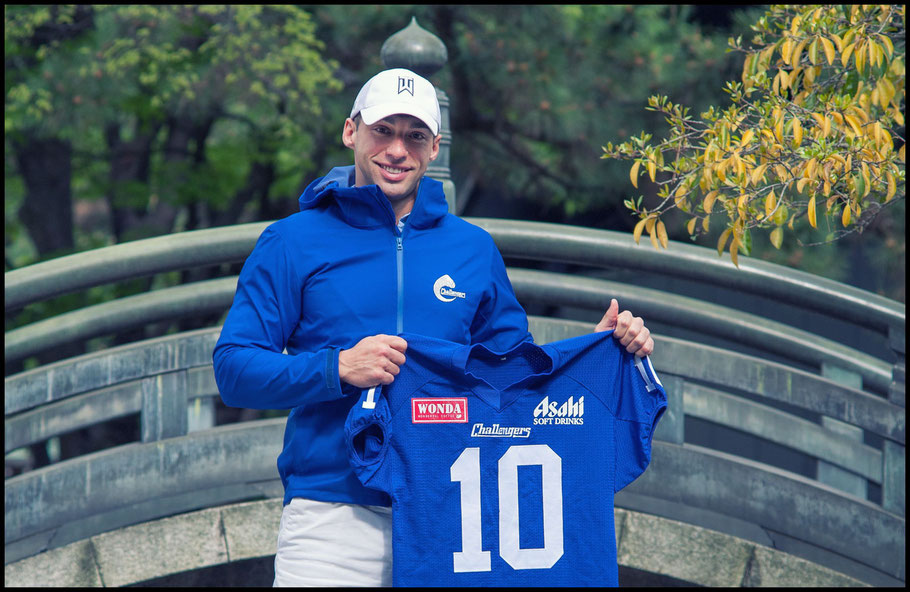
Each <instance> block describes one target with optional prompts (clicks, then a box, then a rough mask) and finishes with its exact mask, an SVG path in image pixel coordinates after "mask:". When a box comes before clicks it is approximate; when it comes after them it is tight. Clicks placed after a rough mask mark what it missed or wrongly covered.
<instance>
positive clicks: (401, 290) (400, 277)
mask: <svg viewBox="0 0 910 592" xmlns="http://www.w3.org/2000/svg"><path fill="white" fill-rule="evenodd" d="M395 242H396V243H397V247H398V248H397V251H396V254H395V255H396V258H397V264H398V323H397V325H396V327H397V330H398V333H396V335H399V334H401V333H402V332H403V331H404V250H403V248H402V241H401V234H398V235H397V236H396V237H395Z"/></svg>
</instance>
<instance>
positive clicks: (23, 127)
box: [4, 5, 339, 266]
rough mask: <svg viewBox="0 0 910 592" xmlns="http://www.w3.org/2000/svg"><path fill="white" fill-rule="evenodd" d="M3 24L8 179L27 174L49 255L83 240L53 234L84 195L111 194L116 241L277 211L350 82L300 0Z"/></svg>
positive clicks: (46, 16)
mask: <svg viewBox="0 0 910 592" xmlns="http://www.w3.org/2000/svg"><path fill="white" fill-rule="evenodd" d="M4 17H5V18H4V20H5V42H6V90H7V93H6V116H5V121H4V124H5V132H6V147H7V161H6V166H7V177H8V178H9V177H13V178H19V179H22V183H23V186H24V187H23V188H22V190H21V191H20V194H21V196H22V199H20V200H19V202H20V204H21V205H20V213H21V219H22V221H23V223H24V224H25V226H26V228H27V229H28V234H29V236H30V237H31V239H32V241H33V242H34V245H35V248H36V251H37V254H38V255H39V256H46V255H48V254H50V253H55V254H59V248H64V249H66V248H72V247H73V244H72V243H73V241H72V240H68V241H64V243H63V244H59V245H58V244H56V243H53V242H49V241H45V240H42V238H41V236H42V227H50V228H53V229H54V233H57V234H60V233H64V234H65V233H67V232H71V230H70V229H71V228H72V223H69V224H67V223H66V222H65V221H63V220H60V221H59V223H51V224H48V218H47V216H48V215H49V213H50V212H69V211H71V210H72V205H71V203H70V202H71V201H72V199H74V197H75V198H81V199H97V198H98V197H102V196H103V198H104V199H105V201H106V202H107V207H108V209H109V211H110V220H111V228H110V233H111V234H112V235H113V239H114V240H115V241H121V240H128V239H133V238H139V237H141V236H149V235H153V234H164V233H168V232H171V231H173V230H175V229H179V228H180V227H184V228H187V227H197V226H202V225H210V224H213V223H221V224H226V223H234V222H236V221H237V220H238V219H239V218H240V217H241V216H242V215H243V213H244V209H245V208H247V207H249V204H250V201H251V200H258V202H259V204H260V209H263V210H267V209H268V204H269V197H270V192H271V190H272V186H273V183H278V182H279V181H280V180H282V179H283V177H284V176H285V175H288V174H289V170H288V166H287V163H286V162H285V161H283V160H282V158H283V157H286V155H287V153H288V152H300V151H306V150H308V149H310V148H311V146H309V144H308V140H309V134H308V133H306V128H307V122H308V121H312V120H313V119H318V118H319V116H320V114H321V110H320V104H321V103H320V101H319V100H318V99H317V97H318V96H320V93H322V92H323V91H324V90H325V89H337V88H338V86H339V85H338V83H337V82H336V81H335V79H334V77H333V75H332V70H333V67H334V64H333V63H332V62H331V61H327V60H325V59H324V58H323V57H322V53H321V50H322V44H321V43H320V42H319V41H318V40H317V39H316V37H315V34H314V28H315V27H314V24H313V22H312V20H311V18H310V16H309V14H308V13H307V12H306V11H304V10H302V9H300V8H299V7H296V6H230V5H229V6H204V5H203V6H190V5H166V6H116V5H112V6H109V5H101V6H75V7H74V6H8V7H6V8H5V12H4ZM48 146H50V147H52V148H55V149H54V150H47V149H45V148H46V147H48ZM11 154H12V157H11V156H10V155H11ZM31 170H44V171H45V174H47V173H50V174H51V176H52V177H54V178H55V179H56V181H57V182H56V183H55V184H54V186H53V187H51V186H49V184H48V183H47V182H44V183H40V182H39V181H36V180H33V178H32V177H33V176H32V175H30V174H29V172H30V171H31ZM296 182H297V183H299V179H296ZM9 187H10V183H9V182H8V183H7V188H9ZM14 188H15V186H14ZM56 188H66V191H59V190H55V189H56ZM72 192H75V196H74V195H73V194H72ZM9 207H10V206H9V204H7V209H8V210H9ZM30 212H34V213H30ZM42 213H43V215H42ZM178 214H181V215H182V217H178ZM51 222H53V220H52V221H51ZM24 262H26V261H22V260H20V261H14V262H10V261H9V256H8V257H7V265H8V266H9V265H10V264H11V263H12V264H13V265H16V264H21V263H24Z"/></svg>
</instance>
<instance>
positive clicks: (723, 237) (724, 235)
mask: <svg viewBox="0 0 910 592" xmlns="http://www.w3.org/2000/svg"><path fill="white" fill-rule="evenodd" d="M731 232H733V229H732V228H727V229H726V230H724V231H723V232H721V233H720V238H718V239H717V256H718V257H720V256H721V255H723V254H724V247H725V246H726V244H727V239H728V238H730V233H731Z"/></svg>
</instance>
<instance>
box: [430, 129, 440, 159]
mask: <svg viewBox="0 0 910 592" xmlns="http://www.w3.org/2000/svg"><path fill="white" fill-rule="evenodd" d="M441 139H442V134H439V135H438V136H436V137H434V138H433V150H432V151H431V152H430V162H433V161H434V160H436V157H437V156H439V141H440V140H441Z"/></svg>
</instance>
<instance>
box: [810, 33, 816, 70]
mask: <svg viewBox="0 0 910 592" xmlns="http://www.w3.org/2000/svg"><path fill="white" fill-rule="evenodd" d="M809 63H811V64H812V65H813V66H814V65H815V64H817V63H818V39H814V40H813V41H812V43H810V44H809Z"/></svg>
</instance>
